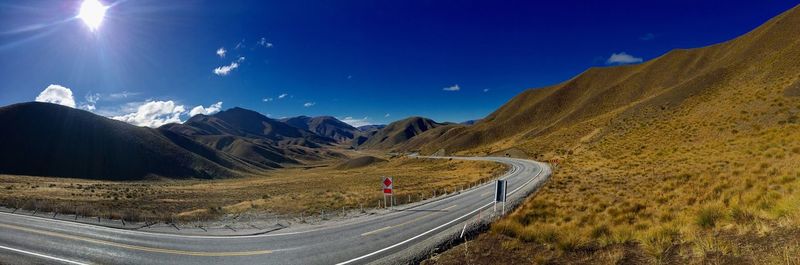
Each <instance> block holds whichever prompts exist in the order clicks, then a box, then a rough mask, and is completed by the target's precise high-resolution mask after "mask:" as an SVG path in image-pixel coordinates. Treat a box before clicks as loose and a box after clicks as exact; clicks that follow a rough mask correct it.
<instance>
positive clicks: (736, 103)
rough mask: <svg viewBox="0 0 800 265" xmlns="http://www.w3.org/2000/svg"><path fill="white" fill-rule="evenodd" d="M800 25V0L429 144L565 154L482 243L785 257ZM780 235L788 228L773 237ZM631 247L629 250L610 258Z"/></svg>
mask: <svg viewBox="0 0 800 265" xmlns="http://www.w3.org/2000/svg"><path fill="white" fill-rule="evenodd" d="M798 25H800V7H795V8H793V9H792V10H789V11H787V12H786V13H784V14H781V15H779V16H777V17H775V18H773V19H771V20H770V21H768V22H766V23H765V24H764V25H762V26H760V27H758V28H757V29H755V30H753V31H751V32H749V33H747V34H745V35H743V36H741V37H739V38H736V39H734V40H731V41H728V42H725V43H721V44H717V45H712V46H708V47H703V48H697V49H690V50H675V51H671V52H669V53H667V54H665V55H663V56H661V57H659V58H656V59H653V60H651V61H648V62H645V63H642V64H638V65H628V66H619V67H608V68H593V69H589V70H587V71H586V72H584V73H582V74H580V75H579V76H577V77H575V78H573V79H571V80H568V81H566V82H564V83H561V84H558V85H555V86H551V87H546V88H540V89H532V90H528V91H525V92H524V93H522V94H520V95H518V96H516V97H514V98H513V99H512V100H511V101H509V102H508V103H507V104H505V105H503V106H502V107H501V108H500V109H498V110H497V111H495V112H494V113H492V114H491V115H489V116H488V117H487V118H486V119H484V120H483V121H481V122H480V123H477V124H475V125H473V126H470V127H462V128H454V129H452V130H449V131H447V132H446V133H444V134H442V135H441V136H440V137H436V139H435V140H433V141H431V142H429V143H427V144H425V145H424V147H423V149H424V150H426V152H435V151H436V150H438V149H439V148H446V149H447V150H448V151H449V152H460V153H475V154H491V153H496V152H498V151H500V150H507V149H516V150H521V151H523V154H524V156H528V157H533V158H537V159H540V160H550V159H553V158H557V159H559V160H560V161H561V164H560V166H559V169H558V170H556V173H555V175H554V176H553V177H552V178H551V180H550V181H549V182H548V184H546V185H545V186H544V187H543V189H542V190H541V191H540V192H539V193H537V194H536V196H535V197H532V198H530V199H529V200H528V201H527V202H526V203H525V204H523V205H522V206H521V207H520V208H519V209H518V210H516V211H514V213H512V214H511V215H510V216H509V217H507V218H504V219H502V220H501V221H499V222H498V223H497V224H495V225H494V226H493V228H492V231H494V232H495V233H494V235H493V236H494V237H493V238H498V237H499V238H501V239H502V240H503V242H496V241H494V242H483V243H479V244H491V246H498V245H506V244H507V243H509V245H514V246H519V245H517V244H510V243H513V242H519V241H523V242H526V244H530V246H526V247H525V248H524V249H522V250H519V251H517V253H523V254H522V255H521V256H518V257H519V258H521V259H524V257H530V256H542V257H553V258H552V259H550V260H542V261H541V262H542V263H550V262H555V263H559V262H561V263H573V262H575V263H582V262H587V260H591V261H594V263H620V262H621V263H625V261H623V260H624V259H629V258H631V257H636V258H637V259H642V258H646V259H645V260H644V261H640V263H668V264H705V263H709V264H710V263H736V264H760V263H781V262H784V260H785V257H787V256H796V253H797V252H791V253H795V254H791V253H790V252H786V251H784V250H782V249H781V248H784V247H782V246H784V245H786V246H791V247H788V248H792V249H794V250H796V249H798V248H797V246H800V242H799V241H798V240H797V236H796V235H797V229H798V227H800V225H798V224H800V213H798V208H797V205H798V203H800V193H798V192H797V191H798V190H800V171H798V169H797V167H796V165H798V164H800V134H798V131H800V118H798V117H799V115H800V97H798V96H797V95H798V93H797V92H796V90H797V89H798V88H797V87H798V86H800V61H798V60H796V58H800V39H798V38H796V37H794V36H799V35H800V27H799V26H798ZM431 133H432V132H431ZM431 133H426V134H431ZM793 231H794V232H793ZM487 238H488V237H487ZM509 238H513V239H509ZM775 238H788V239H790V240H787V241H782V242H781V243H780V244H779V245H780V246H779V247H774V245H772V243H771V242H772V241H774V239H775ZM516 240H519V241H516ZM631 242H634V243H635V244H629V243H631ZM709 242H713V243H711V244H709ZM542 245H547V246H557V248H558V249H557V250H553V251H550V250H552V247H550V248H548V247H542ZM471 246H473V248H474V246H475V244H471ZM728 247H731V249H728ZM620 249H623V250H624V251H623V252H625V253H630V254H626V255H627V257H619V256H617V257H618V258H619V259H622V260H605V259H606V258H608V257H614V255H615V254H613V253H619V252H615V251H619V250H620ZM720 249H727V250H720ZM585 250H590V251H585ZM745 250H756V251H745ZM556 252H561V253H563V255H562V254H558V253H556ZM497 253H502V254H499V255H502V256H508V255H509V253H508V252H505V251H497ZM518 255H519V254H518ZM458 256H463V253H462V252H461V251H460V250H459V252H457V253H456V255H452V256H451V257H458ZM574 256H580V257H581V259H580V261H577V260H573V261H571V260H569V259H567V260H566V261H565V260H563V259H564V258H569V257H574ZM483 258H484V259H493V260H502V259H501V257H499V256H498V257H483ZM457 263H462V264H463V263H468V262H464V261H458V262H457ZM512 263H513V262H512Z"/></svg>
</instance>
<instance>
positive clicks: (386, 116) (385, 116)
mask: <svg viewBox="0 0 800 265" xmlns="http://www.w3.org/2000/svg"><path fill="white" fill-rule="evenodd" d="M389 116H392V115H391V114H389V113H386V115H383V117H384V118H389Z"/></svg>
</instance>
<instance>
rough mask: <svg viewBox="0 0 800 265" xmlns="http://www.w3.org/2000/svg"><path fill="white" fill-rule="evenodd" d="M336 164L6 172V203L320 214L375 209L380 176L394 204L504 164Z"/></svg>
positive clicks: (211, 213)
mask: <svg viewBox="0 0 800 265" xmlns="http://www.w3.org/2000/svg"><path fill="white" fill-rule="evenodd" d="M387 159H388V160H389V161H388V162H383V163H377V164H373V165H369V166H366V167H360V168H353V169H341V170H340V169H336V167H335V164H336V163H337V161H326V162H322V163H320V164H318V165H315V166H313V167H302V168H286V169H280V170H275V171H272V172H268V173H266V174H265V175H263V176H251V177H246V178H240V179H227V180H182V181H174V180H173V181H135V182H118V181H94V180H82V179H64V178H50V177H31V176H11V175H0V190H2V191H3V192H0V203H2V204H3V205H5V206H9V207H16V208H24V209H31V210H33V209H38V210H39V211H58V212H61V213H67V214H72V213H74V212H75V211H76V210H77V211H78V212H79V213H80V214H81V215H85V216H98V215H102V216H108V215H109V214H111V215H112V216H113V218H115V219H119V218H125V219H126V220H142V219H144V218H147V220H163V221H170V220H174V219H177V220H187V221H188V220H197V219H203V220H213V219H215V218H219V217H220V216H222V215H225V214H239V213H253V212H256V213H269V214H273V215H279V214H301V213H302V214H306V215H315V214H319V213H320V212H321V211H327V212H331V211H337V210H338V211H340V210H342V209H343V208H346V209H359V208H361V207H363V208H374V207H377V206H378V204H379V203H382V202H383V196H382V193H381V184H380V183H381V182H380V181H381V176H393V177H394V180H395V183H396V184H395V189H396V193H397V196H396V197H397V198H396V204H405V203H408V202H409V200H410V202H417V201H420V200H422V199H429V198H431V197H432V196H433V195H434V194H439V195H441V194H443V193H445V192H453V191H454V190H455V189H461V188H465V187H468V186H471V185H475V184H476V183H479V182H483V181H487V180H489V179H492V178H494V177H496V176H498V175H500V174H502V173H503V172H505V170H506V166H504V165H501V164H497V163H491V162H480V161H455V160H450V161H448V160H437V159H417V158H407V157H394V158H387Z"/></svg>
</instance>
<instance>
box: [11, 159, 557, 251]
mask: <svg viewBox="0 0 800 265" xmlns="http://www.w3.org/2000/svg"><path fill="white" fill-rule="evenodd" d="M457 159H466V160H484V161H495V162H500V163H505V164H508V165H510V170H509V171H508V172H507V173H506V174H505V175H503V176H502V177H501V178H503V179H506V180H508V191H509V199H510V200H517V201H520V200H521V199H523V198H524V197H525V195H527V194H529V193H530V192H533V191H534V190H535V189H536V188H537V187H539V185H540V184H542V183H543V182H544V181H546V180H547V178H548V177H549V175H550V171H549V168H548V167H547V166H546V165H544V164H542V163H539V162H535V161H530V160H523V159H512V158H500V157H487V158H457ZM493 196H494V183H493V182H489V184H485V185H482V186H478V187H475V188H473V189H470V190H466V191H464V192H461V193H459V194H456V195H452V196H446V197H443V198H440V199H438V200H434V201H431V202H428V203H424V204H420V205H416V206H411V207H409V208H405V209H401V208H399V207H398V210H396V211H393V212H390V213H387V214H382V215H376V216H371V217H367V218H363V219H358V220H354V221H350V222H348V221H343V222H339V223H333V224H329V225H321V226H314V227H303V228H296V229H292V228H291V227H290V228H287V229H284V230H281V231H277V232H273V233H268V234H262V235H252V236H229V237H226V236H189V235H174V234H160V233H151V232H142V231H132V230H121V229H114V228H107V227H101V226H94V225H86V224H80V223H73V222H69V221H59V220H52V219H46V218H40V217H31V216H26V215H17V214H9V213H0V263H3V262H11V263H14V264H17V263H42V264H364V263H373V262H379V263H406V262H407V261H408V259H409V258H412V256H411V255H414V254H413V253H412V254H407V255H399V254H398V253H407V252H414V251H416V250H414V247H418V246H421V245H425V244H426V243H425V242H428V243H429V242H430V241H431V240H434V239H436V238H437V237H441V236H442V235H443V234H452V233H453V231H454V229H455V230H456V231H460V230H461V227H463V226H464V225H465V224H466V223H468V222H470V221H472V220H474V219H475V218H476V217H477V216H478V215H490V214H492V212H493V209H492V208H493V207H492V205H493V203H492V200H493ZM498 212H499V209H498ZM390 255H392V259H387V256H390ZM398 256H399V257H398Z"/></svg>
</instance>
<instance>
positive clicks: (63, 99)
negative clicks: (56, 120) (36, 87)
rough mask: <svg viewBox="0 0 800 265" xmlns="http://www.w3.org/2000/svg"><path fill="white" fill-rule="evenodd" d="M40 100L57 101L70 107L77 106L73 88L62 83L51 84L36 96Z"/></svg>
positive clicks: (56, 102)
mask: <svg viewBox="0 0 800 265" xmlns="http://www.w3.org/2000/svg"><path fill="white" fill-rule="evenodd" d="M36 101H38V102H48V103H55V104H59V105H64V106H67V107H70V108H74V107H75V98H74V97H72V90H70V89H69V88H66V87H63V86H61V85H55V84H53V85H49V86H47V88H45V89H44V90H42V92H41V93H39V96H37V97H36Z"/></svg>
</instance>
